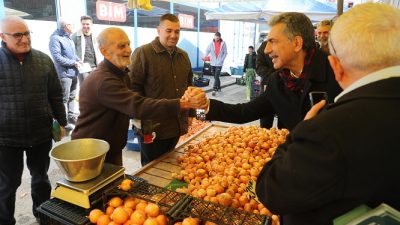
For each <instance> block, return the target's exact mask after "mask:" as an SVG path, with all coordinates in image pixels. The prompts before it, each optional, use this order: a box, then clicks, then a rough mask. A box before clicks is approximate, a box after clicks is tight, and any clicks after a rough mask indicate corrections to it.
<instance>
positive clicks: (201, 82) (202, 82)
mask: <svg viewBox="0 0 400 225" xmlns="http://www.w3.org/2000/svg"><path fill="white" fill-rule="evenodd" d="M209 84H210V79H208V78H205V77H199V78H193V85H194V86H196V87H207V86H208V85H209Z"/></svg>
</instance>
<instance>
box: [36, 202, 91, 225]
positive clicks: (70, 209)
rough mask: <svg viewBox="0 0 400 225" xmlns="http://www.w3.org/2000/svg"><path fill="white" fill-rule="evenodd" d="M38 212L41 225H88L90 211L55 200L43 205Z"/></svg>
mask: <svg viewBox="0 0 400 225" xmlns="http://www.w3.org/2000/svg"><path fill="white" fill-rule="evenodd" d="M37 211H38V213H39V219H40V224H41V225H88V224H90V221H89V219H88V218H87V217H86V216H87V215H89V210H87V209H84V208H81V207H79V206H76V205H73V204H70V203H68V202H65V201H62V200H59V199H56V198H53V199H50V200H48V201H46V202H44V203H42V204H41V205H40V206H39V207H38V208H37Z"/></svg>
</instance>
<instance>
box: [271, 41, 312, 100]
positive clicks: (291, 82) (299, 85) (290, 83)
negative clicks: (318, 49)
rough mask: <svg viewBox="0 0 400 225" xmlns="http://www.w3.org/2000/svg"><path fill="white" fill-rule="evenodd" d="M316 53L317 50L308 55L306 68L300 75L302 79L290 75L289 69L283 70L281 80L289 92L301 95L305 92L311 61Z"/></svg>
mask: <svg viewBox="0 0 400 225" xmlns="http://www.w3.org/2000/svg"><path fill="white" fill-rule="evenodd" d="M314 53H315V49H311V50H310V51H309V52H308V53H307V55H306V58H305V59H304V67H303V70H302V72H301V74H300V77H298V78H296V77H294V76H292V75H290V70H289V69H282V70H281V71H280V72H279V76H280V78H281V79H282V81H283V83H284V84H285V85H286V87H287V88H288V89H289V90H291V91H293V92H296V93H297V94H299V95H300V94H301V93H302V92H303V88H304V84H305V82H306V80H307V78H308V71H309V69H308V67H309V66H310V64H311V59H312V57H313V56H314Z"/></svg>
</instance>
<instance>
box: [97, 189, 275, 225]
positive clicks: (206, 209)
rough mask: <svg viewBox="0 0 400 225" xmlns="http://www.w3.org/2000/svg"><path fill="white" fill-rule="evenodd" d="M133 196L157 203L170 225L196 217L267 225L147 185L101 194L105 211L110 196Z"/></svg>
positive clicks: (228, 224) (222, 224) (221, 223)
mask: <svg viewBox="0 0 400 225" xmlns="http://www.w3.org/2000/svg"><path fill="white" fill-rule="evenodd" d="M116 196H118V197H120V198H122V199H124V198H126V197H128V196H129V197H134V198H139V199H142V200H145V201H147V202H151V203H156V204H157V205H158V206H159V207H160V210H161V211H162V212H163V213H164V214H166V215H167V216H168V217H169V224H170V225H173V224H174V223H175V222H179V221H182V220H183V219H185V218H187V217H192V218H198V219H200V220H201V221H203V222H205V221H209V222H213V223H215V224H218V225H267V224H270V221H271V220H270V217H268V216H266V215H260V214H255V213H250V212H247V211H244V210H239V209H235V208H231V207H226V206H223V205H220V204H216V203H213V202H209V201H205V200H202V199H198V198H195V197H192V196H189V195H187V194H183V193H178V192H175V191H172V190H170V189H167V188H163V187H159V186H156V185H153V184H149V183H147V182H140V183H138V184H137V185H136V184H135V185H134V186H133V187H132V189H130V190H129V191H122V190H119V189H118V188H114V189H112V190H110V191H109V192H107V193H105V195H104V200H103V203H104V207H103V208H104V210H106V204H107V203H108V202H109V201H110V199H112V198H113V197H116Z"/></svg>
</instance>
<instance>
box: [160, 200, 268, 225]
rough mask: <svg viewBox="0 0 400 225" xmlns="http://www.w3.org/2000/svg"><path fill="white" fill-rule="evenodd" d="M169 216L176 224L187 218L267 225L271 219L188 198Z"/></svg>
mask: <svg viewBox="0 0 400 225" xmlns="http://www.w3.org/2000/svg"><path fill="white" fill-rule="evenodd" d="M167 215H168V216H169V217H171V218H172V220H173V221H174V222H176V221H182V220H183V219H184V218H186V217H193V218H199V219H201V220H203V221H211V222H214V223H216V224H218V225H267V224H270V221H271V218H270V217H268V216H265V215H260V214H254V213H250V212H246V211H244V210H239V209H235V208H231V207H225V206H222V205H219V204H216V203H213V202H209V201H204V200H202V199H198V198H194V197H189V196H188V197H187V198H185V199H183V200H182V201H181V202H180V203H179V204H178V205H177V206H175V207H173V208H172V209H171V210H170V211H168V213H167Z"/></svg>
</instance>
